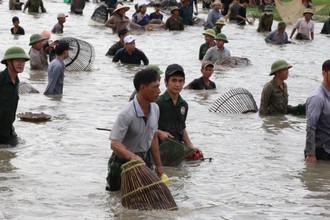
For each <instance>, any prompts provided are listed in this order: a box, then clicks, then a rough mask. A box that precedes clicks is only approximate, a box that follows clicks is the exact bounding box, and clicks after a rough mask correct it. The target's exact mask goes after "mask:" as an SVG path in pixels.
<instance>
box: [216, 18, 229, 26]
mask: <svg viewBox="0 0 330 220" xmlns="http://www.w3.org/2000/svg"><path fill="white" fill-rule="evenodd" d="M215 24H222V25H226V23H225V20H223V19H222V18H220V19H218V20H217V21H216V22H215Z"/></svg>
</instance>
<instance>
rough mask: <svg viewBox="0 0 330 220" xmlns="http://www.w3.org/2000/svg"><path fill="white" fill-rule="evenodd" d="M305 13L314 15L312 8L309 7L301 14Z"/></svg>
mask: <svg viewBox="0 0 330 220" xmlns="http://www.w3.org/2000/svg"><path fill="white" fill-rule="evenodd" d="M306 13H309V14H312V15H314V12H313V9H310V8H306V9H305V11H304V13H303V15H305V14H306Z"/></svg>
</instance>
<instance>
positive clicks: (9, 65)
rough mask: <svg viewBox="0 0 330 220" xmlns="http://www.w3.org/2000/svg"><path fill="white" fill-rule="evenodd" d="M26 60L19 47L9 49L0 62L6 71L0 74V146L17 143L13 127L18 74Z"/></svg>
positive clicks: (16, 102) (27, 57)
mask: <svg viewBox="0 0 330 220" xmlns="http://www.w3.org/2000/svg"><path fill="white" fill-rule="evenodd" d="M28 60H30V58H29V56H28V55H26V53H25V51H24V50H23V49H22V48H20V47H11V48H9V49H8V50H7V51H6V52H5V55H4V57H3V59H2V60H1V63H2V64H5V65H6V69H5V70H3V71H2V72H0V144H10V145H16V144H17V143H18V139H17V135H16V133H15V129H14V126H13V123H14V121H15V118H16V110H17V105H18V100H19V95H18V86H19V79H18V74H19V73H21V72H23V70H24V66H25V62H26V61H28Z"/></svg>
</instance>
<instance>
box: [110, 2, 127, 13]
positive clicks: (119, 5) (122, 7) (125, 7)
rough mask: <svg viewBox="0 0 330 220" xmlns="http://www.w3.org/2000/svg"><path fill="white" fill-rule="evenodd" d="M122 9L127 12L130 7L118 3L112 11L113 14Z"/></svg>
mask: <svg viewBox="0 0 330 220" xmlns="http://www.w3.org/2000/svg"><path fill="white" fill-rule="evenodd" d="M120 9H125V12H126V11H128V10H129V9H130V7H129V6H124V5H122V4H118V5H117V7H116V9H115V10H114V11H113V12H112V14H115V13H117V12H118V11H119V10H120Z"/></svg>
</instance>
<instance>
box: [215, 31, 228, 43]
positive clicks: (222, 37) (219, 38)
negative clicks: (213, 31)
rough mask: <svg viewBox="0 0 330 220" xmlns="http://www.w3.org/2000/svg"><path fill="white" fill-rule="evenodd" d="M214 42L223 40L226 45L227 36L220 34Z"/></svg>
mask: <svg viewBox="0 0 330 220" xmlns="http://www.w3.org/2000/svg"><path fill="white" fill-rule="evenodd" d="M214 40H223V41H224V42H225V43H228V40H227V37H226V35H224V34H222V33H219V34H217V36H215V38H214Z"/></svg>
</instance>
